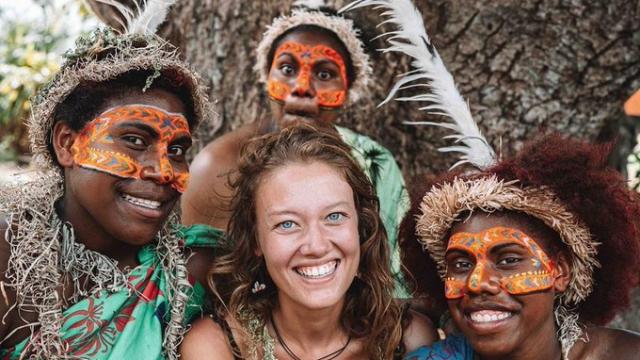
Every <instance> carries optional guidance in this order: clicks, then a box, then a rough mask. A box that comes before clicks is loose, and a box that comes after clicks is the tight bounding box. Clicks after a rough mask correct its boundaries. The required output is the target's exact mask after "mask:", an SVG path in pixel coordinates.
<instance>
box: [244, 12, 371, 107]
mask: <svg viewBox="0 0 640 360" xmlns="http://www.w3.org/2000/svg"><path fill="white" fill-rule="evenodd" d="M323 5H324V3H323V1H318V0H316V1H310V0H306V1H297V2H295V3H294V6H296V7H297V8H295V9H294V10H293V11H292V12H291V14H290V15H283V16H281V17H278V18H276V19H275V20H273V23H271V25H269V26H268V27H267V31H265V33H264V35H263V37H262V40H261V41H260V43H259V44H258V48H257V50H256V53H257V59H256V64H255V66H254V70H255V71H256V73H257V74H258V79H259V80H260V81H261V82H263V83H265V84H266V82H267V78H268V77H269V68H270V64H269V63H268V60H269V59H268V56H269V52H270V50H271V47H272V46H273V42H274V41H275V40H276V39H277V38H278V37H279V36H280V35H282V34H284V33H285V32H287V31H288V30H290V29H293V28H295V27H297V26H301V25H315V26H318V27H321V28H324V29H327V30H329V31H331V32H333V33H334V34H336V36H337V37H338V38H339V39H340V41H342V43H343V44H344V45H345V47H346V48H347V51H348V52H349V56H350V57H351V63H352V64H353V67H354V68H355V70H356V79H355V81H354V82H353V84H352V85H351V88H350V89H349V100H350V101H357V100H358V99H359V98H361V97H362V96H363V95H364V93H365V90H366V89H367V86H368V85H369V82H370V81H371V74H372V73H373V69H372V68H371V63H370V61H369V56H368V55H367V54H366V53H365V51H364V44H363V43H362V41H361V40H360V39H359V38H358V34H359V30H358V29H357V28H355V27H354V24H353V21H352V20H349V19H345V18H343V17H341V16H329V15H325V14H324V13H322V11H320V10H319V9H320V8H321V7H322V6H323Z"/></svg>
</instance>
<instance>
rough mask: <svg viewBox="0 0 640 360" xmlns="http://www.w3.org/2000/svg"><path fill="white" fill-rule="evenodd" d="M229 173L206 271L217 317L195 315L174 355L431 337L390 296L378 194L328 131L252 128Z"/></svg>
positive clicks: (402, 342) (324, 348)
mask: <svg viewBox="0 0 640 360" xmlns="http://www.w3.org/2000/svg"><path fill="white" fill-rule="evenodd" d="M236 179H237V180H236V181H235V182H234V184H233V187H234V190H235V196H234V198H233V201H232V209H233V216H232V217H231V222H230V224H229V231H228V244H227V246H228V250H227V253H226V254H225V255H223V256H220V257H218V258H217V259H216V261H215V262H214V264H213V267H212V269H211V271H210V273H209V285H210V286H211V287H212V289H213V291H214V293H215V294H216V295H217V299H215V301H214V302H215V303H216V306H215V308H216V311H215V312H214V314H213V317H214V318H215V319H216V320H217V323H215V322H213V321H211V319H201V320H199V321H198V322H196V323H195V324H194V326H193V328H192V330H191V331H190V332H189V333H188V334H187V336H186V337H185V342H184V343H183V345H182V356H183V358H185V359H227V358H233V357H240V358H257V359H275V358H279V359H284V358H292V359H299V358H305V359H309V358H313V359H318V358H320V359H333V358H338V357H339V358H340V359H356V358H357V359H362V358H368V359H392V358H397V357H400V356H402V355H403V354H404V353H405V352H406V351H407V350H411V349H414V348H417V347H419V346H420V345H422V344H428V343H431V342H432V341H433V337H434V334H433V329H432V327H431V325H430V323H429V322H428V320H426V319H424V318H422V317H421V316H419V315H418V314H414V313H412V312H410V311H402V309H401V308H400V306H399V305H397V304H396V303H395V302H394V301H393V299H392V293H393V284H394V282H393V277H392V275H391V270H390V259H389V248H388V243H387V241H386V233H385V231H384V227H383V226H382V223H381V220H380V217H379V214H378V200H377V198H376V196H375V192H374V189H373V186H372V185H371V183H370V181H369V180H368V178H367V177H366V176H365V175H364V174H363V173H362V170H360V168H359V166H358V164H357V163H356V162H355V161H354V160H353V159H352V158H351V155H350V149H349V147H348V145H346V144H345V143H343V142H342V141H341V140H340V138H339V136H338V135H337V134H335V133H334V132H332V131H328V130H322V129H318V128H315V127H313V126H311V125H307V124H299V125H297V126H293V127H287V128H285V129H283V130H281V131H280V132H278V133H273V134H270V135H265V136H263V137H260V138H257V139H254V140H253V141H251V142H250V143H249V144H248V145H247V146H246V147H245V148H244V150H243V155H242V157H241V161H240V164H239V174H238V177H237V178H236ZM274 339H275V340H274ZM220 349H226V351H221V350H220Z"/></svg>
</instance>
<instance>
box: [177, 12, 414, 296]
mask: <svg viewBox="0 0 640 360" xmlns="http://www.w3.org/2000/svg"><path fill="white" fill-rule="evenodd" d="M321 9H322V10H321ZM321 9H309V8H304V7H302V8H299V9H297V10H294V11H293V12H292V14H290V15H288V16H282V17H280V18H277V19H275V20H274V22H273V23H272V24H271V26H269V28H268V29H267V31H266V32H265V34H264V36H263V38H262V40H261V42H260V44H259V45H258V49H257V62H256V66H255V70H256V72H257V73H258V77H259V79H260V81H261V82H262V83H264V84H265V91H266V93H267V95H268V98H269V104H270V107H271V116H270V117H268V118H263V119H258V120H256V121H255V122H252V123H250V124H248V125H245V126H243V127H240V128H239V129H237V130H234V131H231V132H229V133H227V134H225V135H223V136H221V137H220V138H218V139H216V140H214V141H213V142H211V143H210V144H208V145H207V146H206V147H205V148H204V149H203V150H202V151H201V152H200V153H199V154H198V155H197V156H196V157H195V159H194V161H193V163H192V165H191V173H192V175H193V177H192V180H191V183H190V186H189V188H188V189H187V191H186V193H185V195H184V196H183V198H182V202H181V207H182V214H183V222H184V224H185V225H192V224H208V225H210V226H213V227H216V228H219V229H226V226H227V223H228V221H229V216H230V212H229V207H228V205H229V199H230V198H231V196H232V195H233V194H232V192H231V189H230V187H229V185H228V182H229V179H230V178H231V179H232V178H233V176H234V173H235V171H236V170H237V166H238V159H239V157H240V150H241V149H242V147H243V146H244V145H245V144H246V143H247V142H248V141H249V140H250V139H251V138H252V137H254V136H257V135H262V134H266V133H269V132H273V131H277V130H279V129H282V128H284V127H287V126H289V125H291V124H295V123H298V122H309V123H312V124H314V125H315V126H318V127H323V128H327V129H330V130H332V131H337V133H338V134H340V136H341V138H342V140H343V141H345V142H346V143H347V144H349V145H350V146H351V148H352V155H353V156H354V158H356V160H357V161H358V163H359V164H360V166H361V167H362V168H363V170H364V171H365V173H366V174H367V176H369V178H370V179H371V181H372V182H373V184H374V186H375V188H376V193H377V195H378V198H379V199H380V215H381V217H382V220H383V222H384V226H385V228H386V231H387V235H388V241H389V244H390V245H391V254H392V256H391V263H392V269H393V271H394V276H396V278H397V279H396V284H397V286H396V290H397V292H396V294H397V295H398V296H400V297H406V296H407V293H406V292H405V289H404V286H403V285H402V280H401V279H400V278H401V273H400V262H399V256H398V254H399V252H398V248H397V244H396V237H397V229H398V224H399V221H400V219H401V218H402V216H403V215H404V213H405V212H406V209H407V208H408V194H407V192H406V190H405V187H404V179H403V177H402V173H401V172H400V169H399V167H398V165H397V163H396V161H395V159H394V157H393V154H391V153H390V152H389V151H388V150H387V149H386V148H384V147H383V146H381V145H380V144H378V143H376V142H375V141H373V140H372V139H370V138H368V137H366V136H364V135H361V134H357V133H355V132H353V131H351V130H349V129H346V128H342V127H339V126H336V125H335V122H336V120H337V119H338V118H339V116H340V114H341V111H342V109H343V108H344V107H345V106H346V104H347V103H348V102H353V101H356V100H357V99H358V98H359V97H360V96H362V94H363V93H364V92H365V91H366V87H367V84H368V83H369V81H370V77H371V72H372V69H371V65H370V63H369V57H368V55H367V54H366V53H365V52H364V45H363V43H362V41H361V40H360V39H359V37H358V30H357V29H356V28H355V27H354V25H353V23H352V21H351V20H348V19H346V18H344V17H342V16H339V15H337V14H336V13H335V11H333V10H331V9H329V8H321Z"/></svg>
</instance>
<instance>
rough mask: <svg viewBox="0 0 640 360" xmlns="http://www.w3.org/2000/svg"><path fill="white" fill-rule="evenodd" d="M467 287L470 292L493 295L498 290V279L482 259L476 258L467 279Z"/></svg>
mask: <svg viewBox="0 0 640 360" xmlns="http://www.w3.org/2000/svg"><path fill="white" fill-rule="evenodd" d="M467 289H468V290H469V293H472V294H478V295H479V294H482V293H489V294H492V295H495V294H498V293H499V292H500V281H499V279H498V277H497V276H496V275H495V274H494V273H493V270H492V269H491V267H490V266H488V265H487V263H486V262H485V261H484V260H482V259H478V262H477V263H476V266H475V267H474V268H473V271H472V272H471V274H470V275H469V278H468V279H467Z"/></svg>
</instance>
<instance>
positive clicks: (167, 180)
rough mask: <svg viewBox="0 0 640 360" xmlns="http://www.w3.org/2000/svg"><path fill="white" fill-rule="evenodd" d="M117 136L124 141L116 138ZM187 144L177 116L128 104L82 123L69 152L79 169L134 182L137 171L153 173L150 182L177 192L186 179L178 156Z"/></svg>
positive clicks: (184, 125) (180, 117)
mask: <svg viewBox="0 0 640 360" xmlns="http://www.w3.org/2000/svg"><path fill="white" fill-rule="evenodd" d="M125 129H136V131H140V132H141V134H136V133H135V132H131V130H125ZM120 138H125V139H126V141H124V142H123V143H125V144H126V145H122V144H120V143H117V142H116V139H120ZM190 144H191V133H190V131H189V123H188V122H187V119H186V118H185V117H184V116H183V115H181V114H174V113H168V112H165V111H164V110H162V109H160V108H157V107H154V106H149V105H138V104H133V105H125V106H119V107H115V108H112V109H109V110H107V111H105V112H103V113H102V114H100V115H98V117H96V118H95V119H94V120H92V121H90V122H88V123H87V124H86V125H85V126H84V128H82V130H81V131H80V132H79V134H78V136H77V137H76V138H75V140H74V143H73V145H72V147H71V152H72V154H73V159H74V162H75V163H76V164H77V165H78V166H80V167H83V168H87V169H92V170H96V171H100V172H104V173H107V174H111V175H113V176H116V177H120V178H131V179H138V180H139V179H142V178H143V172H154V173H157V176H153V177H152V178H153V181H155V182H157V183H158V184H169V185H171V187H172V188H174V189H176V190H177V191H178V192H181V193H182V192H184V191H185V189H186V186H187V182H188V180H189V170H188V166H187V164H186V160H185V159H184V155H185V151H186V150H187V148H188V147H189V145H190ZM145 178H149V177H148V176H147V177H145Z"/></svg>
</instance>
